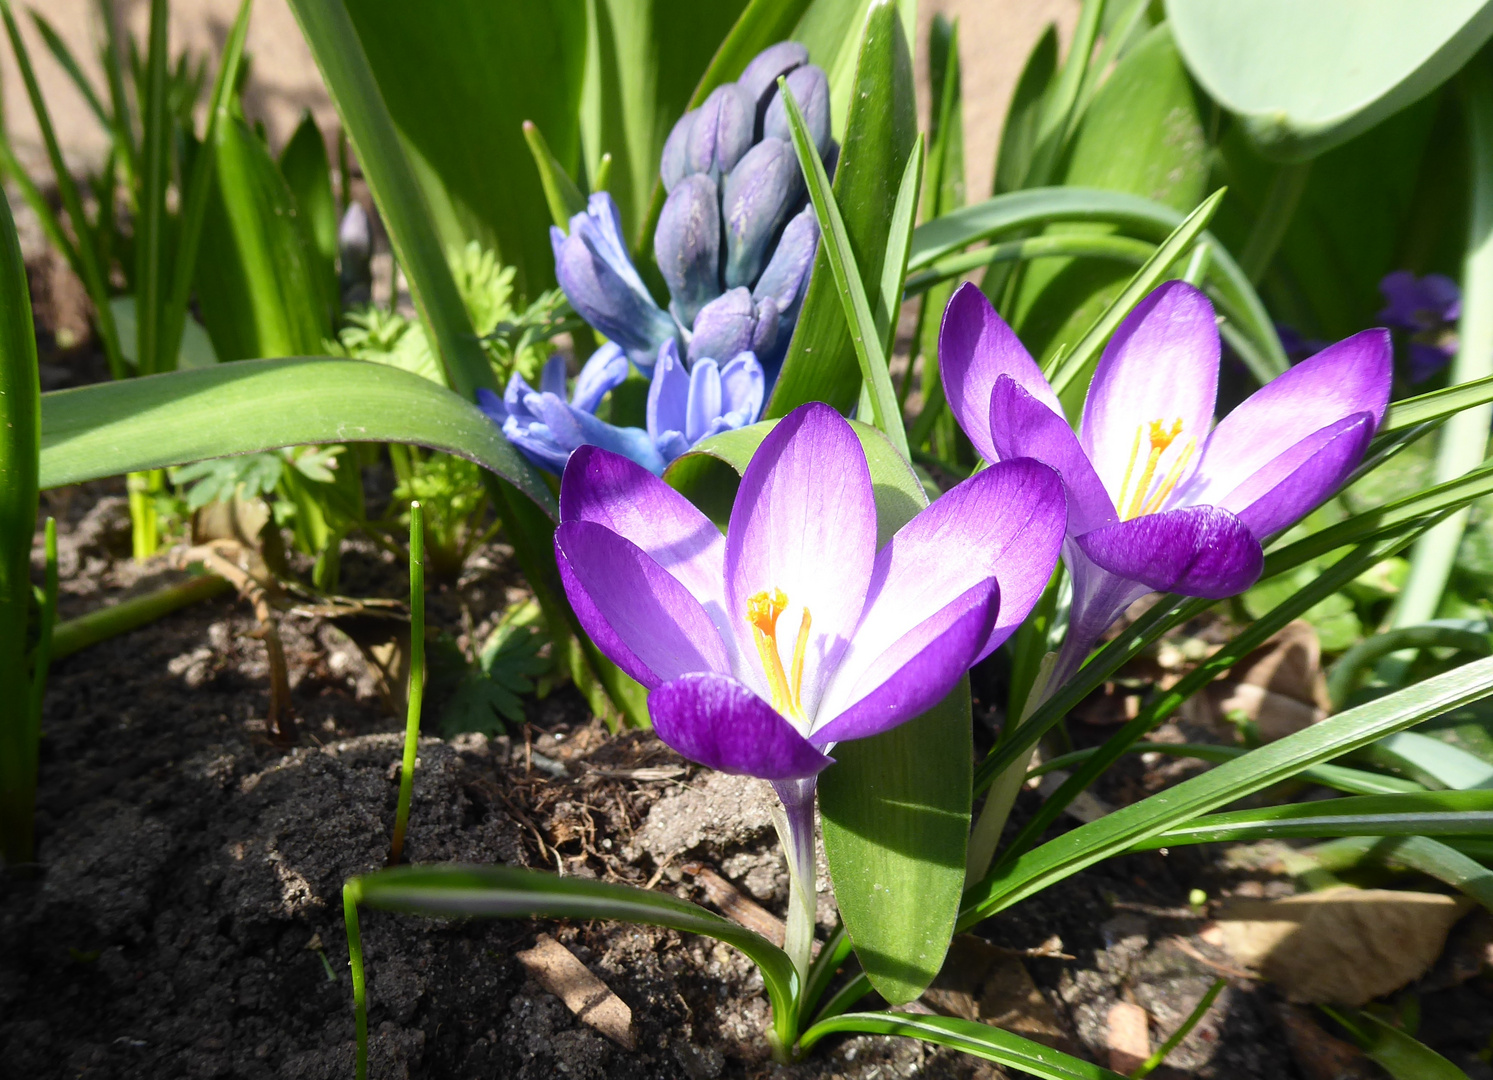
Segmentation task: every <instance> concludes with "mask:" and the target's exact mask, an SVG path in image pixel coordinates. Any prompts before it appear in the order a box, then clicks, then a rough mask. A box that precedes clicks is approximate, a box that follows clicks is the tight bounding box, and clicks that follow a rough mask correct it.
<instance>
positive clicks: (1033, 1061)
mask: <svg viewBox="0 0 1493 1080" xmlns="http://www.w3.org/2000/svg"><path fill="white" fill-rule="evenodd" d="M845 1032H854V1033H859V1034H869V1035H903V1036H906V1037H907V1038H909V1039H922V1040H923V1041H924V1042H931V1043H936V1044H937V1045H939V1046H947V1047H949V1048H950V1049H953V1050H958V1051H960V1052H962V1053H965V1054H969V1055H971V1056H972V1057H978V1058H984V1059H985V1060H986V1061H993V1062H995V1063H996V1064H998V1065H1004V1066H1006V1067H1007V1068H1010V1069H1015V1070H1017V1071H1019V1072H1021V1073H1023V1074H1025V1075H1027V1076H1036V1077H1040V1078H1041V1080H1125V1077H1124V1076H1122V1075H1121V1074H1120V1073H1117V1072H1112V1071H1111V1070H1109V1069H1106V1068H1103V1067H1101V1066H1099V1065H1093V1064H1090V1063H1089V1062H1087V1061H1084V1060H1083V1059H1082V1058H1076V1057H1073V1056H1072V1055H1071V1054H1065V1053H1063V1052H1062V1051H1060V1050H1053V1049H1051V1048H1049V1047H1046V1046H1043V1045H1042V1044H1041V1043H1036V1042H1032V1041H1031V1040H1030V1039H1023V1038H1022V1037H1021V1036H1020V1035H1013V1034H1011V1032H1009V1031H1002V1030H1001V1029H1000V1028H997V1027H991V1026H990V1025H989V1024H982V1023H979V1022H978V1021H975V1020H964V1019H961V1018H959V1017H956V1016H915V1015H911V1014H907V1013H845V1014H844V1015H842V1016H835V1017H831V1018H830V1019H828V1020H821V1021H820V1022H819V1023H817V1024H815V1025H814V1026H813V1027H811V1028H810V1029H809V1030H808V1031H806V1032H804V1034H803V1038H802V1039H800V1040H799V1048H800V1049H801V1050H803V1051H804V1052H808V1051H809V1050H811V1049H812V1048H813V1047H814V1045H815V1044H816V1043H818V1042H819V1040H820V1039H822V1038H824V1037H825V1036H826V1035H834V1034H839V1033H845Z"/></svg>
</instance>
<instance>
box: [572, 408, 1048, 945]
mask: <svg viewBox="0 0 1493 1080" xmlns="http://www.w3.org/2000/svg"><path fill="white" fill-rule="evenodd" d="M1064 520H1065V511H1064V502H1063V493H1062V484H1061V482H1060V481H1059V479H1058V477H1057V475H1056V474H1055V473H1054V472H1053V471H1052V470H1051V469H1049V468H1047V467H1046V466H1044V465H1041V464H1039V463H1037V462H1035V461H1008V462H1002V463H1000V464H998V465H995V466H992V467H991V468H989V469H986V470H984V471H983V472H981V473H979V474H977V475H975V476H974V477H972V478H970V479H969V480H967V481H965V482H964V483H962V484H960V485H959V486H958V487H956V488H954V489H953V490H952V491H950V492H948V493H947V494H946V495H944V496H943V497H942V498H940V499H939V500H938V501H937V502H935V503H933V505H932V506H930V507H929V508H928V509H926V510H924V511H923V512H922V513H920V514H919V515H918V516H917V517H916V518H914V519H913V520H912V521H910V522H909V523H908V524H906V525H904V526H903V527H902V528H901V529H900V530H899V531H898V532H897V533H896V535H894V536H892V537H890V538H881V542H880V543H878V536H877V518H876V504H875V502H874V499H873V496H872V486H871V474H870V470H869V468H868V467H867V464H866V457H865V453H864V452H863V451H862V449H861V445H860V441H859V439H858V438H857V436H856V434H855V432H854V431H853V430H852V428H851V426H850V424H849V423H848V422H847V421H845V420H844V419H843V418H842V417H841V416H840V415H839V414H838V413H836V412H835V411H834V410H833V409H831V408H829V407H828V406H827V405H821V404H817V403H811V404H808V405H804V406H801V407H800V408H798V409H795V410H794V411H793V412H792V413H790V414H789V415H788V416H787V417H785V418H784V419H782V420H781V421H779V422H778V424H777V426H776V427H775V428H773V430H772V431H771V432H770V433H769V434H768V435H767V437H766V438H765V439H764V440H763V441H762V444H761V446H760V447H759V448H758V450H757V452H756V454H755V455H754V456H753V458H752V460H751V463H750V464H749V465H748V466H747V469H746V472H745V474H744V475H743V476H742V478H741V486H740V488H739V489H738V491H737V495H736V501H735V504H734V506H733V507H732V510H731V518H730V523H729V527H728V529H727V531H726V535H725V536H722V535H721V533H720V530H719V529H717V528H716V526H715V525H714V524H713V523H712V522H711V521H710V520H709V519H708V518H706V517H705V515H704V514H702V513H701V512H700V511H699V510H697V509H696V508H695V507H694V506H693V505H692V504H690V503H689V502H688V501H687V500H686V499H685V498H684V497H683V496H682V495H680V494H679V493H677V492H676V491H674V490H673V489H672V488H670V487H669V486H668V485H667V484H665V483H663V481H661V480H659V479H657V478H656V477H654V476H652V475H651V474H650V473H648V472H647V471H645V470H644V469H641V468H639V467H638V466H637V465H635V464H634V463H632V462H630V461H628V460H626V459H625V458H623V457H619V456H618V455H616V454H611V453H607V452H605V451H603V450H598V449H591V448H586V449H583V450H580V451H578V452H577V453H576V454H575V455H574V456H573V457H572V458H571V460H570V464H569V466H568V467H567V468H566V470H565V475H564V478H563V480H562V481H561V485H560V522H561V523H560V527H559V529H558V530H557V531H556V533H555V553H556V557H557V560H558V562H559V568H560V576H561V580H562V581H563V582H564V585H565V591H566V593H567V594H568V595H569V597H570V602H571V605H572V606H573V607H574V609H575V612H576V615H577V616H578V617H579V619H580V622H581V625H582V626H583V627H584V628H585V630H586V632H587V633H588V634H589V635H590V636H591V639H592V640H593V641H594V642H596V644H597V647H598V648H600V649H601V651H602V652H603V653H605V654H606V655H607V656H609V657H610V658H611V659H612V660H613V661H615V662H616V663H617V665H618V666H619V667H621V668H622V669H623V670H624V671H626V672H627V673H628V674H629V675H631V676H632V677H633V678H635V679H637V680H638V681H639V682H641V683H642V684H643V685H644V686H646V687H648V689H649V698H648V710H649V713H650V715H651V716H652V719H653V727H654V731H655V732H656V733H657V734H658V737H659V738H661V739H662V740H663V741H664V742H666V743H667V744H669V745H670V746H671V747H673V748H674V749H675V750H677V751H678V752H679V753H680V754H682V755H684V756H685V757H687V758H689V759H690V760H692V761H697V762H699V763H700V764H702V765H707V766H709V767H710V768H713V769H718V770H720V771H722V772H730V773H739V774H746V775H750V776H757V777H761V778H763V779H765V780H769V781H771V782H772V783H773V785H774V787H775V788H776V790H777V792H778V795H779V797H780V798H781V799H782V801H783V804H784V807H785V809H786V810H787V816H788V830H787V831H788V834H789V835H788V837H786V838H785V844H786V846H787V847H788V850H789V851H790V854H791V858H792V860H793V861H792V863H791V865H792V867H793V869H794V872H795V874H796V875H798V876H799V877H800V879H801V880H807V881H809V882H812V880H813V877H812V872H813V835H814V834H813V803H814V787H815V779H814V778H815V776H816V775H817V774H818V773H819V771H820V770H821V769H823V768H825V767H826V766H828V765H829V764H831V761H832V759H831V758H830V757H828V756H827V755H828V753H829V751H830V750H831V749H832V747H833V746H834V744H835V743H836V742H839V741H841V740H845V739H860V738H865V737H867V736H870V735H875V734H877V733H879V732H882V731H886V730H888V729H889V728H892V727H895V726H896V725H898V724H900V723H902V722H903V721H905V720H909V719H911V718H912V717H914V716H917V715H918V714H919V713H922V712H924V711H925V710H927V709H928V708H930V707H931V706H932V705H934V704H935V703H937V702H938V701H939V700H940V699H942V698H943V697H944V696H945V695H946V694H947V693H948V692H949V691H950V690H951V689H952V688H953V686H954V684H955V683H956V682H957V681H958V679H959V678H960V677H961V676H962V675H963V674H964V672H965V671H966V670H967V669H968V668H969V666H970V665H971V664H973V663H975V662H976V661H977V660H979V659H980V658H981V657H983V656H985V655H987V654H988V653H989V652H990V651H991V650H992V649H994V648H995V647H996V646H997V645H999V644H1000V643H1001V642H1002V641H1004V640H1005V639H1006V638H1007V637H1008V636H1009V635H1010V634H1011V633H1012V631H1014V630H1015V629H1016V627H1017V626H1019V625H1020V624H1021V622H1022V620H1023V619H1025V618H1026V616H1027V614H1028V612H1030V610H1031V608H1032V605H1033V604H1034V603H1035V602H1036V600H1037V598H1038V597H1039V596H1040V595H1041V593H1042V590H1043V588H1044V587H1045V586H1046V584H1047V580H1048V577H1049V575H1050V574H1051V572H1052V569H1053V567H1054V565H1056V561H1057V556H1058V549H1059V546H1060V544H1061V542H1062V538H1063V524H1064ZM810 888H811V889H812V886H810ZM804 959H805V960H806V959H807V957H806V956H805V958H804Z"/></svg>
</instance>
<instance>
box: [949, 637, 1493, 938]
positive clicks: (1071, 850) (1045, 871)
mask: <svg viewBox="0 0 1493 1080" xmlns="http://www.w3.org/2000/svg"><path fill="white" fill-rule="evenodd" d="M1490 693H1493V659H1487V660H1478V661H1475V662H1473V663H1471V664H1467V665H1465V666H1463V667H1460V668H1457V669H1455V670H1453V671H1449V672H1446V673H1445V674H1442V675H1438V676H1436V677H1434V678H1431V679H1427V680H1426V681H1425V682H1422V683H1419V684H1417V685H1415V686H1411V687H1408V688H1406V689H1404V690H1401V691H1398V692H1397V693H1394V694H1390V695H1388V696H1386V697H1382V698H1379V699H1378V700H1376V701H1373V702H1370V703H1369V704H1367V705H1361V706H1359V707H1358V708H1356V709H1350V710H1348V711H1347V712H1344V713H1339V714H1338V715H1337V716H1334V717H1331V718H1329V719H1327V720H1324V721H1322V722H1321V723H1320V724H1315V725H1313V726H1312V727H1310V728H1307V729H1306V730H1305V731H1300V732H1297V733H1296V734H1294V735H1289V736H1287V737H1286V738H1284V739H1281V740H1280V741H1278V742H1274V743H1271V744H1269V745H1268V746H1263V747H1260V748H1259V749H1257V750H1254V751H1253V752H1251V753H1250V754H1249V755H1247V756H1246V757H1244V758H1241V759H1240V760H1238V761H1231V762H1229V763H1228V764H1226V765H1220V766H1219V767H1218V768H1216V769H1213V770H1212V771H1210V772H1207V773H1204V774H1203V775H1202V776H1197V777H1194V778H1192V779H1191V780H1186V781H1183V782H1182V783H1181V784H1178V785H1177V786H1176V787H1173V788H1169V789H1167V790H1166V791H1163V792H1159V793H1158V794H1156V795H1153V796H1151V797H1150V798H1147V799H1143V800H1141V801H1140V802H1138V803H1133V804H1131V805H1130V806H1126V807H1122V808H1121V809H1119V810H1116V811H1115V812H1114V813H1112V814H1109V815H1107V816H1105V817H1103V818H1100V819H1099V820H1098V821H1095V822H1091V823H1090V824H1088V825H1082V826H1080V827H1078V828H1077V829H1074V830H1073V831H1072V832H1069V833H1065V834H1064V835H1063V836H1060V837H1058V838H1057V839H1056V840H1052V841H1049V842H1048V843H1046V844H1043V845H1042V846H1041V847H1039V848H1036V849H1035V850H1033V851H1030V852H1027V853H1026V854H1024V855H1022V856H1020V857H1019V858H1018V859H1016V860H1015V861H1014V862H1012V863H1010V864H1008V865H1005V866H1001V867H998V868H997V869H996V870H995V871H993V872H992V873H991V874H990V875H988V876H987V877H986V878H985V879H984V880H983V881H981V882H980V883H979V884H978V885H976V886H975V887H974V888H972V889H970V890H969V891H968V892H967V893H966V894H965V909H964V912H963V914H962V915H961V918H960V926H961V927H968V926H971V925H973V924H975V923H977V922H979V921H980V920H981V919H984V918H987V917H989V916H990V915H993V914H995V913H996V912H997V911H1001V910H1003V909H1005V908H1007V907H1010V906H1011V905H1012V904H1015V903H1018V902H1019V901H1021V900H1023V899H1025V898H1026V897H1028V896H1032V895H1035V894H1036V893H1038V892H1041V891H1042V890H1043V889H1045V888H1047V887H1049V886H1050V885H1052V884H1054V883H1055V882H1057V881H1061V880H1062V879H1063V878H1066V877H1068V876H1070V875H1072V874H1075V873H1077V872H1078V871H1080V870H1082V869H1084V868H1085V867H1088V866H1092V865H1093V864H1094V863H1096V862H1100V861H1101V860H1103V859H1106V858H1109V857H1110V856H1112V855H1115V854H1118V853H1119V852H1121V851H1124V850H1127V849H1129V848H1131V847H1133V846H1134V845H1136V844H1139V843H1142V842H1144V841H1146V840H1148V839H1149V838H1150V837H1152V836H1156V835H1157V834H1159V833H1162V832H1165V831H1166V830H1167V829H1169V828H1172V827H1174V826H1178V825H1182V824H1184V823H1186V822H1188V821H1191V820H1193V819H1194V818H1196V817H1198V816H1200V815H1202V814H1206V813H1208V812H1209V811H1211V810H1214V809H1217V808H1218V807H1220V806H1225V805H1227V804H1228V803H1231V802H1233V801H1234V800H1236V799H1240V798H1243V797H1244V796H1246V795H1249V794H1252V793H1253V792H1256V791H1260V790H1263V789H1264V788H1267V787H1270V786H1271V785H1272V784H1277V783H1279V782H1280V781H1282V780H1284V779H1286V778H1288V777H1291V776H1295V775H1297V774H1299V773H1300V772H1301V771H1302V770H1303V769H1307V768H1310V767H1311V766H1313V765H1319V764H1321V763H1323V762H1325V761H1330V760H1332V759H1333V758H1336V757H1341V756H1342V755H1344V754H1347V753H1351V752H1352V751H1354V750H1357V749H1359V748H1360V747H1363V746H1367V745H1369V744H1371V743H1373V742H1374V741H1376V740H1378V739H1381V738H1383V737H1384V736H1386V735H1389V734H1392V733H1393V732H1396V731H1403V730H1405V729H1406V728H1409V727H1413V726H1414V725H1416V724H1418V723H1420V722H1421V721H1423V720H1428V719H1430V718H1431V717H1433V716H1439V715H1441V714H1442V713H1445V712H1449V711H1451V710H1452V709H1456V708H1460V707H1461V706H1463V705H1468V704H1470V703H1472V702H1474V701H1479V700H1481V699H1483V698H1485V697H1487V696H1488V695H1489V694H1490Z"/></svg>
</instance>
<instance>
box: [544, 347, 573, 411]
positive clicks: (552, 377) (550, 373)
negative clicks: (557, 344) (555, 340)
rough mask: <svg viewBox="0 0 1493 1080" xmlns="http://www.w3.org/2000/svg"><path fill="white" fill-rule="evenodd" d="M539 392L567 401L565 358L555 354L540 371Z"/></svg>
mask: <svg viewBox="0 0 1493 1080" xmlns="http://www.w3.org/2000/svg"><path fill="white" fill-rule="evenodd" d="M539 392H540V393H541V394H554V395H555V397H557V398H559V399H560V400H561V401H563V400H565V397H566V394H565V357H564V356H562V355H561V354H560V353H555V355H554V356H551V357H550V358H549V359H548V360H546V361H545V362H544V367H542V368H540V369H539Z"/></svg>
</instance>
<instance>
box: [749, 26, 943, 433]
mask: <svg viewBox="0 0 1493 1080" xmlns="http://www.w3.org/2000/svg"><path fill="white" fill-rule="evenodd" d="M860 46H861V48H860V57H859V61H858V66H857V68H856V79H855V87H856V92H855V95H854V97H853V99H852V105H851V107H850V112H851V116H850V119H849V126H848V127H847V128H846V132H847V134H846V136H845V145H844V146H843V148H842V149H841V151H840V161H839V164H838V165H837V166H836V169H835V182H834V197H835V202H836V204H837V205H838V207H839V209H840V214H841V217H842V218H843V219H844V222H845V231H846V234H847V236H848V239H849V244H850V250H851V252H852V254H853V255H854V257H855V265H857V266H859V267H860V273H861V282H862V284H863V285H864V286H865V289H866V292H867V294H868V295H870V294H874V292H875V290H876V289H877V287H878V283H879V282H880V280H881V270H882V261H883V255H884V254H885V251H886V244H887V230H888V223H889V222H890V221H891V218H892V212H893V208H894V207H895V205H896V201H897V192H898V190H899V187H900V185H901V181H902V176H903V172H904V170H905V169H906V167H907V158H908V155H909V154H911V153H912V148H913V143H914V141H915V139H916V138H917V109H916V102H915V100H914V95H913V81H912V56H911V54H910V53H909V51H908V46H907V37H906V35H905V34H904V32H903V29H902V21H901V17H900V13H899V11H898V9H897V8H896V6H895V5H894V4H892V3H891V2H889V0H877V2H876V3H875V4H874V5H873V6H872V8H871V12H870V15H869V16H868V17H867V19H866V25H865V34H864V37H863V38H862V39H861V41H860ZM811 48H812V47H811ZM826 242H827V239H825V238H822V239H821V240H820V245H819V253H818V254H817V255H816V256H815V258H814V271H813V276H812V277H811V278H810V281H809V288H808V292H807V294H806V295H805V297H804V303H803V308H802V311H801V313H800V315H799V319H798V326H797V328H796V329H795V330H794V334H793V341H792V343H791V344H790V345H789V346H788V355H787V357H786V358H785V359H784V361H783V369H782V372H781V374H779V376H778V381H777V385H776V387H775V388H774V389H773V394H772V398H771V400H770V401H769V402H768V403H767V407H766V409H765V410H764V415H766V416H773V417H777V416H786V415H787V414H788V413H789V412H791V411H793V409H795V408H797V407H798V406H799V405H802V404H803V403H804V402H806V401H823V402H827V403H828V404H830V405H832V406H833V407H835V408H837V409H839V410H840V411H841V412H848V411H849V410H850V408H851V406H853V405H854V404H855V403H856V399H857V397H858V395H859V393H860V386H861V378H860V369H859V367H858V364H857V361H856V350H855V345H854V343H853V340H852V338H851V333H850V328H849V325H848V324H847V322H846V320H845V309H844V305H843V304H842V302H841V299H840V294H839V288H838V287H837V285H836V283H835V275H834V273H833V271H832V269H831V267H830V263H829V255H828V253H827V250H826V246H825V245H826Z"/></svg>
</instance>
